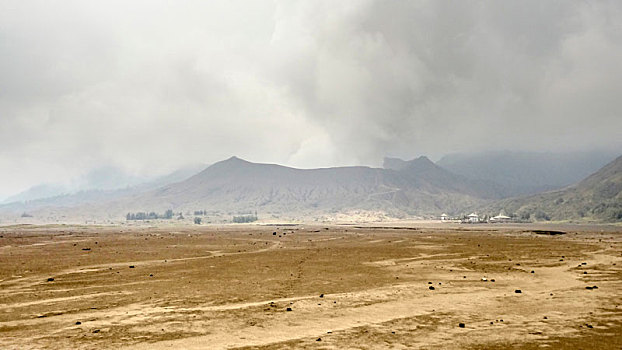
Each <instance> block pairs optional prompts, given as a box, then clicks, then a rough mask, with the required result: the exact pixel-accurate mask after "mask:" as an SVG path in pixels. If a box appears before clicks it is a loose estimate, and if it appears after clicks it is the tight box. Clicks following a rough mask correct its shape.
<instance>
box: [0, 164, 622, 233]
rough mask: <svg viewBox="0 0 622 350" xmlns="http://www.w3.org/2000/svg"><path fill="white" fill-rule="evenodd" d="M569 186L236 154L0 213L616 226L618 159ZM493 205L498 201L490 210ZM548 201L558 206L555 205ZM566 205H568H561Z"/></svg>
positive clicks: (428, 167) (417, 167)
mask: <svg viewBox="0 0 622 350" xmlns="http://www.w3.org/2000/svg"><path fill="white" fill-rule="evenodd" d="M620 159H621V158H618V159H617V160H616V161H615V162H612V163H611V164H609V165H607V166H606V167H604V168H603V169H602V170H600V171H599V172H597V173H596V174H594V175H592V176H590V177H589V178H587V179H585V180H584V181H582V182H580V183H579V184H577V185H575V186H571V187H569V188H567V189H564V190H561V191H556V192H548V193H543V194H540V195H536V196H531V197H521V198H509V199H504V200H501V201H499V200H500V199H502V198H507V197H508V196H509V194H508V193H509V191H510V190H511V189H510V190H508V188H507V187H505V186H503V185H499V184H497V183H495V182H494V181H490V180H479V179H471V178H468V177H465V176H462V175H457V174H454V173H452V172H450V171H448V170H446V169H444V168H442V167H440V166H438V165H437V164H434V163H433V162H432V161H430V160H429V159H428V158H427V157H419V158H416V159H412V160H410V161H404V160H401V159H398V158H388V157H387V158H385V160H384V168H371V167H365V166H352V167H333V168H318V169H296V168H291V167H285V166H281V165H276V164H262V163H252V162H249V161H246V160H243V159H240V158H237V157H231V158H229V159H227V160H224V161H220V162H217V163H215V164H213V165H211V166H209V167H207V168H205V169H204V170H202V171H200V172H199V173H197V174H195V175H194V176H191V177H189V178H187V179H186V180H184V181H180V182H176V181H172V180H171V178H176V177H175V176H173V175H171V176H169V177H168V178H167V179H168V180H167V181H164V180H163V181H164V182H161V183H157V182H153V183H149V184H144V185H141V186H135V187H131V188H127V189H122V190H113V191H83V192H79V193H76V194H73V195H65V196H58V197H53V198H48V199H42V200H35V201H30V202H27V203H12V204H9V205H3V206H0V212H4V213H5V214H6V213H11V212H12V213H13V216H15V215H18V214H20V213H21V212H28V213H29V214H34V215H35V216H37V217H41V218H48V219H51V218H58V217H63V218H68V217H80V218H83V219H101V218H107V219H113V220H122V218H123V217H124V216H125V214H126V213H128V212H138V211H144V212H152V211H153V212H158V213H162V212H164V211H165V210H167V209H173V210H174V211H175V212H193V211H197V210H207V211H209V212H210V213H212V214H214V215H216V216H219V217H221V218H225V219H227V218H230V216H231V215H235V214H243V213H252V212H254V211H258V212H259V213H260V215H261V216H263V217H264V218H266V217H272V216H274V217H280V218H317V217H320V216H322V215H334V214H339V213H344V212H348V211H353V210H354V211H356V210H362V211H370V212H371V211H375V212H378V213H383V215H387V216H389V217H394V218H414V217H428V218H429V217H438V215H440V213H442V212H445V213H449V214H450V215H458V214H465V213H467V212H471V211H474V210H476V209H477V208H480V210H481V212H482V213H490V214H492V213H495V214H496V213H497V212H499V211H500V210H505V211H506V213H508V214H512V215H514V214H515V215H518V216H519V217H521V218H522V219H525V220H527V219H532V220H549V219H553V220H566V219H576V218H580V217H582V216H583V217H589V218H593V219H596V220H614V221H615V220H619V211H617V210H618V209H619V206H620V204H619V203H620V198H619V197H620V193H619V192H620V188H621V185H620V183H621V181H620V169H619V168H620V163H621V161H620ZM491 203H493V204H491ZM551 203H552V204H551ZM562 203H564V204H563V205H560V204H562Z"/></svg>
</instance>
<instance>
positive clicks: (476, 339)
mask: <svg viewBox="0 0 622 350" xmlns="http://www.w3.org/2000/svg"><path fill="white" fill-rule="evenodd" d="M531 229H532V228H531V227H527V226H509V227H499V226H491V225H488V226H468V225H466V226H438V227H432V226H429V225H428V226H422V227H419V228H417V227H414V226H412V227H404V226H403V225H402V227H372V226H367V227H356V226H331V227H321V226H314V227H312V226H303V225H300V226H229V227H177V228H175V227H142V228H127V227H94V226H90V227H88V226H86V227H78V226H73V227H70V226H53V227H52V226H23V227H0V348H2V349H28V348H45V349H47V348H49V349H58V348H68V349H76V348H78V349H80V348H84V349H93V348H129V349H149V350H155V349H224V348H244V349H288V348H317V349H506V348H522V349H532V348H534V349H535V348H549V349H577V348H584V349H588V348H589V349H594V348H600V349H621V348H622V307H621V302H622V245H621V241H622V232H621V231H622V230H621V229H620V227H618V228H615V227H578V226H577V227H573V226H568V227H562V228H561V229H563V230H564V231H565V232H567V234H565V235H558V236H549V235H539V234H535V233H533V232H530V230H531ZM273 232H276V235H275V234H273ZM532 271H533V272H532ZM48 279H50V280H48ZM51 279H53V280H51ZM483 279H485V280H483ZM493 280H494V281H493ZM593 286H597V288H592V287H593ZM432 287H433V289H432ZM586 287H590V289H586ZM517 290H520V291H521V293H516V291H517ZM288 310H291V311H288ZM460 323H463V324H464V327H460V326H459V324H460Z"/></svg>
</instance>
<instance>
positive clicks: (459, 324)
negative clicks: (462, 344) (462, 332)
mask: <svg viewBox="0 0 622 350" xmlns="http://www.w3.org/2000/svg"><path fill="white" fill-rule="evenodd" d="M458 327H460V328H464V327H466V325H465V324H464V323H462V322H460V323H458Z"/></svg>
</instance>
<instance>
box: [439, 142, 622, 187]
mask: <svg viewBox="0 0 622 350" xmlns="http://www.w3.org/2000/svg"><path fill="white" fill-rule="evenodd" d="M618 155H619V154H617V153H614V152H609V151H591V152H563V153H550V152H547V153H544V152H510V151H497V152H485V153H474V154H451V155H446V156H444V157H442V158H441V159H440V160H439V161H438V162H436V164H438V165H440V166H441V167H443V168H445V169H447V170H449V171H451V172H453V173H456V174H460V175H464V176H466V177H469V178H472V179H480V180H484V181H489V182H494V183H496V184H498V185H499V186H501V187H502V188H503V189H504V191H505V192H504V194H505V195H506V196H519V195H526V194H534V193H538V192H542V191H547V190H552V189H558V188H561V187H565V186H568V185H571V184H574V183H576V182H578V181H580V180H582V179H584V178H585V177H587V176H589V175H590V174H592V173H594V172H596V171H597V170H599V169H600V168H601V167H603V166H604V165H606V164H607V163H609V162H611V161H612V160H613V159H615V158H616V157H617V156H618Z"/></svg>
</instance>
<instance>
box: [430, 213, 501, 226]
mask: <svg viewBox="0 0 622 350" xmlns="http://www.w3.org/2000/svg"><path fill="white" fill-rule="evenodd" d="M457 220H460V222H463V223H469V224H477V223H481V222H489V223H503V222H512V218H511V217H509V216H507V215H504V214H503V213H499V215H497V216H493V217H491V218H488V219H487V220H486V219H482V218H480V217H479V215H477V214H476V213H471V214H469V215H467V216H466V218H459V219H453V218H451V217H449V215H447V214H445V213H443V215H441V221H443V222H449V221H457Z"/></svg>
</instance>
